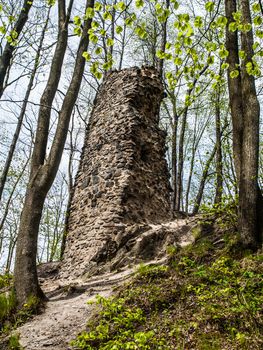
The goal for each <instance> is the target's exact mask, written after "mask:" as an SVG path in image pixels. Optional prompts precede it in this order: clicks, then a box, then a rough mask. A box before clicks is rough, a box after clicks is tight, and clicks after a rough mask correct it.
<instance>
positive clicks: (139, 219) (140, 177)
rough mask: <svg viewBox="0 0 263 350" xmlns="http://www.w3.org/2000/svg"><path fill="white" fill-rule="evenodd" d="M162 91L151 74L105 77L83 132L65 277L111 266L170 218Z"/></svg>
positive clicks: (147, 71)
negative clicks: (108, 263)
mask: <svg viewBox="0 0 263 350" xmlns="http://www.w3.org/2000/svg"><path fill="white" fill-rule="evenodd" d="M162 97H163V87H162V84H161V81H160V79H159V78H158V76H157V73H156V71H155V70H154V69H153V68H148V67H145V68H142V69H139V68H129V69H124V70H122V71H119V72H117V71H114V72H111V73H109V74H108V75H107V76H106V78H105V79H104V82H103V84H102V86H101V88H100V90H99V93H98V94H97V98H96V101H95V104H94V109H93V111H92V115H91V118H90V121H89V124H88V127H87V132H86V139H85V144H84V147H83V151H82V157H81V162H80V167H79V171H78V174H77V177H76V181H75V188H74V194H73V199H72V203H71V208H70V216H69V232H68V237H67V243H66V249H65V253H64V262H63V264H62V276H63V275H64V276H65V275H66V274H67V273H66V272H68V273H70V275H71V276H72V274H73V275H75V276H78V275H82V274H83V273H88V272H89V270H90V269H91V268H92V266H94V265H98V264H102V263H104V262H106V261H109V260H110V259H112V258H113V257H114V256H115V255H116V253H117V251H118V250H119V249H120V248H122V247H123V246H125V244H127V242H128V241H129V240H130V239H132V238H134V237H135V236H138V235H139V234H140V232H141V231H142V229H141V228H142V227H143V226H144V225H147V224H149V223H159V222H164V221H166V220H168V219H169V218H170V200H169V191H170V186H169V175H168V169H167V165H166V161H165V133H164V132H163V131H162V130H160V129H159V127H158V113H159V106H160V102H161V99H162Z"/></svg>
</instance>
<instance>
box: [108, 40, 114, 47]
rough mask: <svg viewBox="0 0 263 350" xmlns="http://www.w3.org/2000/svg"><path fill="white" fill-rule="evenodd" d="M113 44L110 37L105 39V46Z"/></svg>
mask: <svg viewBox="0 0 263 350" xmlns="http://www.w3.org/2000/svg"><path fill="white" fill-rule="evenodd" d="M113 44H114V40H113V39H111V38H108V39H107V41H106V45H107V46H113Z"/></svg>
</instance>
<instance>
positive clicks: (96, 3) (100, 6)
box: [94, 2, 102, 12]
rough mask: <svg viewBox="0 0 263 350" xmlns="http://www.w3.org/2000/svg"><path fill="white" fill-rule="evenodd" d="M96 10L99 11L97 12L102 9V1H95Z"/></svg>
mask: <svg viewBox="0 0 263 350" xmlns="http://www.w3.org/2000/svg"><path fill="white" fill-rule="evenodd" d="M94 10H95V11H97V12H99V11H101V10H102V5H101V3H99V2H95V5H94Z"/></svg>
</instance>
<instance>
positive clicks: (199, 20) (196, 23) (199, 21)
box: [194, 16, 204, 28]
mask: <svg viewBox="0 0 263 350" xmlns="http://www.w3.org/2000/svg"><path fill="white" fill-rule="evenodd" d="M203 25H204V23H203V19H202V17H200V16H197V17H196V18H195V21H194V26H195V27H196V28H202V27H203Z"/></svg>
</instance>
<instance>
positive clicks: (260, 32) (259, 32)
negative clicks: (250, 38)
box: [256, 29, 263, 39]
mask: <svg viewBox="0 0 263 350" xmlns="http://www.w3.org/2000/svg"><path fill="white" fill-rule="evenodd" d="M256 36H257V37H258V38H260V39H263V30H259V29H257V30H256Z"/></svg>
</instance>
